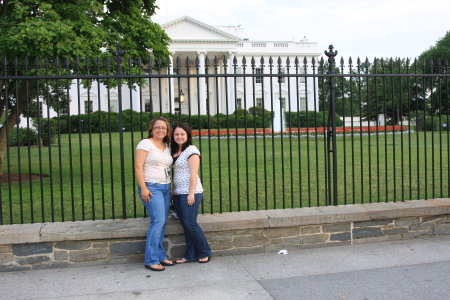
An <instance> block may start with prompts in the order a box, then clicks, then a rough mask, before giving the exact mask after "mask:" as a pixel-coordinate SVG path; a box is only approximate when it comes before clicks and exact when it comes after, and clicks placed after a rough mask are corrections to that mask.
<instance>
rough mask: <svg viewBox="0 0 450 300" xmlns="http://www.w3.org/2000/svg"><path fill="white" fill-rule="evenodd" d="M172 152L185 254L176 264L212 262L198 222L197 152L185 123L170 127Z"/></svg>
mask: <svg viewBox="0 0 450 300" xmlns="http://www.w3.org/2000/svg"><path fill="white" fill-rule="evenodd" d="M171 151H172V156H173V159H174V162H173V202H174V204H175V208H176V211H177V215H178V217H179V218H180V221H181V224H182V225H183V228H184V235H185V239H186V251H185V255H184V257H183V258H181V259H179V260H177V261H176V263H177V264H182V263H187V262H192V261H198V262H199V263H207V262H209V260H210V259H211V248H210V247H209V245H208V241H207V240H206V237H205V235H204V233H203V230H202V228H201V227H200V226H199V225H198V223H197V216H198V209H199V206H200V202H201V201H202V198H203V187H202V184H201V182H200V177H199V176H198V168H199V166H200V151H198V149H197V147H195V146H194V145H192V133H191V129H190V128H189V127H188V126H186V125H184V124H181V123H180V124H177V125H176V126H175V127H174V128H173V133H172V141H171Z"/></svg>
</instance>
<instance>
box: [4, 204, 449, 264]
mask: <svg viewBox="0 0 450 300" xmlns="http://www.w3.org/2000/svg"><path fill="white" fill-rule="evenodd" d="M199 223H200V224H201V226H202V227H203V229H204V231H205V234H206V236H207V239H208V241H209V243H210V245H211V248H212V249H213V254H214V255H237V254H248V253H258V252H278V251H279V250H283V249H287V250H293V249H303V248H312V247H328V246H338V245H348V244H356V243H369V242H380V241H389V240H401V239H411V238H418V237H423V236H431V235H442V234H450V199H434V200H426V201H409V202H403V203H376V204H357V205H347V206H334V207H316V208H298V209H284V210H268V211H251V212H239V213H223V214H214V215H201V216H199ZM148 224H149V220H148V219H127V220H102V221H84V222H64V223H44V224H26V225H3V226H0V271H12V270H25V269H39V268H66V267H76V266H85V265H102V264H115V263H128V262H143V253H144V248H145V236H146V231H147V228H148ZM164 246H165V248H166V249H167V253H168V255H169V256H170V257H173V258H176V257H181V256H182V255H183V252H184V236H183V231H182V227H181V226H180V223H179V221H175V220H170V221H169V222H168V224H167V225H166V239H165V241H164Z"/></svg>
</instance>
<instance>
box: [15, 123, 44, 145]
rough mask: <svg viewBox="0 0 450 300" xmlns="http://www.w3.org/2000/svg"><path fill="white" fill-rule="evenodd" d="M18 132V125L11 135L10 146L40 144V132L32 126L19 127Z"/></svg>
mask: <svg viewBox="0 0 450 300" xmlns="http://www.w3.org/2000/svg"><path fill="white" fill-rule="evenodd" d="M18 131H19V133H17V127H14V128H13V130H12V131H11V134H10V135H9V138H8V142H9V146H10V147H15V146H35V145H37V144H38V133H37V131H36V130H34V129H31V128H19V130H18Z"/></svg>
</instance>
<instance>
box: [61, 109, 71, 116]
mask: <svg viewBox="0 0 450 300" xmlns="http://www.w3.org/2000/svg"><path fill="white" fill-rule="evenodd" d="M59 115H60V116H67V115H69V109H68V108H61V109H60V110H59Z"/></svg>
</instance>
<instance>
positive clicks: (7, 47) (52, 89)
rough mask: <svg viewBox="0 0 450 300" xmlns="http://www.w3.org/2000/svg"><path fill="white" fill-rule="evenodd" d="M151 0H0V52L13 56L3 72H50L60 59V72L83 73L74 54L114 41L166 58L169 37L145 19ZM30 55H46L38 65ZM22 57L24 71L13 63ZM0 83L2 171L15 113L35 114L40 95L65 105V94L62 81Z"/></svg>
mask: <svg viewBox="0 0 450 300" xmlns="http://www.w3.org/2000/svg"><path fill="white" fill-rule="evenodd" d="M155 1H156V0H43V1H39V0H20V1H14V0H3V1H1V0H0V5H1V8H2V12H1V16H0V28H2V34H1V35H0V56H1V57H2V58H3V57H5V60H6V58H8V59H10V60H13V61H12V62H8V63H7V64H3V66H2V70H1V71H2V74H16V75H42V74H49V72H50V73H51V72H52V71H49V68H48V66H49V65H55V64H58V63H60V61H59V60H57V58H64V59H66V61H68V62H70V63H68V64H66V65H65V69H64V70H65V72H66V71H68V72H77V73H82V72H84V71H82V70H75V64H73V62H74V61H75V60H76V59H77V58H78V57H84V58H89V57H91V58H93V57H97V58H99V59H104V58H105V57H111V56H112V55H111V53H110V51H107V50H108V49H115V48H116V43H120V44H121V45H122V48H124V49H126V50H127V55H130V56H132V57H138V56H139V57H141V58H142V60H143V61H146V60H147V59H149V58H150V55H151V53H150V51H149V50H150V49H152V50H153V53H154V55H155V56H159V57H165V56H166V55H167V54H169V53H168V50H167V47H168V43H169V41H170V40H169V37H168V36H167V35H166V33H165V32H164V31H163V30H162V29H161V27H160V26H159V25H158V24H155V23H153V22H152V21H151V19H150V18H151V16H152V15H153V14H154V13H155V9H156V8H157V7H156V6H155ZM35 57H36V58H37V57H39V58H43V57H45V58H48V59H47V60H46V61H45V63H44V65H43V66H41V65H40V63H39V60H37V59H36V60H33V59H34V58H35ZM14 58H15V59H16V60H14ZM27 58H30V59H31V61H29V62H30V63H29V64H28V68H27V70H26V71H24V70H22V69H19V68H14V65H22V64H24V62H27V61H28V60H27ZM88 71H89V70H86V71H85V72H88ZM53 72H54V71H53ZM90 72H91V74H92V71H90ZM94 72H95V70H94ZM100 72H101V71H100ZM50 75H51V74H50ZM0 86H1V88H2V93H1V96H0V118H4V122H3V126H2V127H1V128H0V172H1V170H2V166H3V158H4V154H5V150H6V145H7V143H6V141H7V136H8V135H9V134H10V132H11V130H12V128H13V127H14V126H15V125H16V124H18V121H19V117H20V116H21V115H24V116H36V115H37V116H38V117H39V115H38V114H37V112H39V106H38V105H39V103H38V102H37V101H35V100H36V99H37V98H38V97H39V96H41V99H43V101H44V102H45V103H46V104H48V105H49V106H51V107H58V105H66V104H67V102H68V99H67V95H66V92H65V89H64V88H62V87H63V86H64V84H61V82H59V84H58V83H57V82H55V81H51V80H49V81H48V82H46V84H45V85H44V84H41V85H36V83H35V82H33V81H25V80H22V81H15V82H13V81H8V80H1V82H0ZM33 100H34V101H33Z"/></svg>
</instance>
